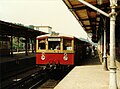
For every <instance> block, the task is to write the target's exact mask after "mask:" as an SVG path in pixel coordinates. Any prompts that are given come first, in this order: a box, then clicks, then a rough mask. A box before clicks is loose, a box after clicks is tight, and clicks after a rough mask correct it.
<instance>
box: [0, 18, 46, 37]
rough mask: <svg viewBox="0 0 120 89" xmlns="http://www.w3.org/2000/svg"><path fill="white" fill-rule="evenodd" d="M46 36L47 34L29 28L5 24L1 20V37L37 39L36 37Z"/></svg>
mask: <svg viewBox="0 0 120 89" xmlns="http://www.w3.org/2000/svg"><path fill="white" fill-rule="evenodd" d="M43 34H46V33H45V32H42V31H38V30H34V29H32V28H29V27H25V26H21V25H17V24H13V23H9V22H5V21H1V20H0V35H7V36H16V37H25V38H26V37H27V38H35V37H36V36H39V35H43Z"/></svg>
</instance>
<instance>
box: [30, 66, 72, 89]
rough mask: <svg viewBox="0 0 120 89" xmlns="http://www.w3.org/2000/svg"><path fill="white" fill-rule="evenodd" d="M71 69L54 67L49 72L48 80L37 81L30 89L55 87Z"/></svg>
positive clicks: (51, 88) (50, 88)
mask: <svg viewBox="0 0 120 89" xmlns="http://www.w3.org/2000/svg"><path fill="white" fill-rule="evenodd" d="M70 70H71V69H70V68H69V69H65V70H61V69H54V70H52V71H50V72H49V74H48V78H47V79H46V81H44V82H42V83H41V81H40V82H37V83H36V84H35V85H33V86H34V87H30V88H29V89H53V88H54V87H55V86H56V85H57V84H58V83H59V82H60V81H61V80H62V79H63V78H64V77H65V76H66V75H67V74H68V73H69V71H70Z"/></svg>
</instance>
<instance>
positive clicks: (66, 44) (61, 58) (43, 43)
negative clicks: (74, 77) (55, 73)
mask: <svg viewBox="0 0 120 89" xmlns="http://www.w3.org/2000/svg"><path fill="white" fill-rule="evenodd" d="M84 43H85V42H83V41H80V40H79V39H77V38H75V37H74V36H69V35H63V34H46V35H42V36H38V37H37V38H36V64H40V65H47V64H56V65H57V64H61V65H74V64H75V63H78V62H79V61H80V60H81V59H82V58H83V55H84V52H83V50H85V49H84V48H85V47H84Z"/></svg>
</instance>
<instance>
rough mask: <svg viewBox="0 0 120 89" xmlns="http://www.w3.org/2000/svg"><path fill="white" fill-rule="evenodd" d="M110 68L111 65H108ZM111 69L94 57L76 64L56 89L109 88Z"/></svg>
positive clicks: (119, 79)
mask: <svg viewBox="0 0 120 89" xmlns="http://www.w3.org/2000/svg"><path fill="white" fill-rule="evenodd" d="M116 63H117V84H118V89H120V63H119V62H116ZM108 68H109V67H108ZM108 88H109V71H105V70H103V66H102V64H101V63H99V61H98V59H97V58H92V59H89V60H88V61H87V63H86V64H84V65H80V66H76V67H74V68H73V69H72V71H71V72H70V73H69V74H68V75H67V76H65V78H64V79H63V80H61V81H60V83H59V84H58V85H57V86H56V87H55V88H54V89H108Z"/></svg>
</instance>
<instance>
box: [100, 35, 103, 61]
mask: <svg viewBox="0 0 120 89" xmlns="http://www.w3.org/2000/svg"><path fill="white" fill-rule="evenodd" d="M102 56H103V35H102V34H101V39H100V57H101V62H103V59H102Z"/></svg>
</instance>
